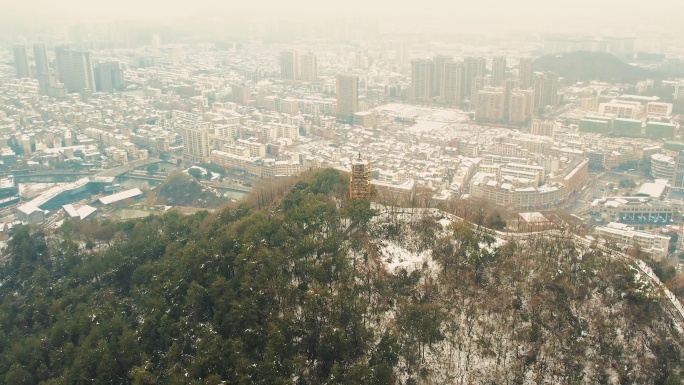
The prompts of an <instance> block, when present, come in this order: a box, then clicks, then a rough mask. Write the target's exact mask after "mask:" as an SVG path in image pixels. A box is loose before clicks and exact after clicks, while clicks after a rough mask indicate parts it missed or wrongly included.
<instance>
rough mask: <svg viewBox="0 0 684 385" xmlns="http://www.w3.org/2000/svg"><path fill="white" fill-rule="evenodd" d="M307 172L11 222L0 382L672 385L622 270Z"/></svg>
mask: <svg viewBox="0 0 684 385" xmlns="http://www.w3.org/2000/svg"><path fill="white" fill-rule="evenodd" d="M347 186H348V180H347V179H346V177H345V176H344V175H340V174H339V173H338V172H336V171H332V170H327V171H321V172H318V173H316V174H313V175H309V176H307V177H306V178H304V179H303V180H300V181H298V182H296V183H294V182H293V183H292V184H291V185H289V186H287V185H276V186H273V187H271V188H262V189H256V191H255V192H254V193H253V195H252V196H251V197H250V198H249V200H248V201H247V202H246V203H244V204H241V205H235V206H229V207H227V208H225V209H223V210H220V211H217V212H216V213H214V214H208V213H206V212H200V213H197V214H195V215H192V216H182V215H180V214H178V213H176V212H169V213H166V214H164V215H163V216H154V217H148V218H145V219H142V220H138V221H129V222H99V223H98V222H89V223H77V222H66V223H65V224H64V225H63V227H62V228H61V229H60V230H59V231H57V232H56V233H44V232H42V231H40V230H37V229H31V228H29V227H22V228H19V229H17V230H16V231H15V233H14V236H13V238H12V239H11V241H10V242H9V244H8V253H7V254H6V255H5V256H3V261H4V262H3V266H2V268H1V270H0V282H1V283H0V296H1V297H0V298H1V304H0V306H1V308H0V328H1V329H2V330H1V333H0V382H1V383H5V384H37V383H42V384H541V383H554V384H623V383H624V384H668V385H670V384H679V383H680V382H681V381H682V375H683V374H684V372H683V367H682V365H683V364H682V362H683V361H684V357H683V351H682V346H683V344H684V338H683V336H682V329H681V326H680V323H681V319H677V318H675V316H674V315H673V314H672V312H671V311H669V309H668V307H667V304H666V301H664V300H663V298H662V292H661V291H660V290H659V289H658V288H657V287H654V286H653V285H652V284H651V282H650V281H649V280H647V279H645V278H644V277H643V276H642V275H641V274H640V273H639V270H638V269H636V268H635V267H634V266H633V265H632V264H631V263H630V262H625V261H624V260H623V259H619V258H614V257H611V255H610V253H609V252H607V251H605V250H604V249H601V248H598V247H596V246H582V245H580V244H578V243H575V242H574V241H573V240H572V237H569V236H564V235H563V234H561V233H559V234H557V235H554V236H545V237H536V238H534V239H528V240H525V241H522V240H520V241H503V240H501V239H498V238H496V236H495V235H494V234H493V233H491V232H487V231H479V230H477V229H476V228H474V227H473V226H471V225H470V224H468V223H465V222H461V221H459V220H457V219H456V218H455V217H452V216H450V215H448V214H445V213H442V212H440V211H437V210H394V209H384V208H376V210H372V209H371V206H370V205H369V202H363V201H350V200H348V199H346V196H347Z"/></svg>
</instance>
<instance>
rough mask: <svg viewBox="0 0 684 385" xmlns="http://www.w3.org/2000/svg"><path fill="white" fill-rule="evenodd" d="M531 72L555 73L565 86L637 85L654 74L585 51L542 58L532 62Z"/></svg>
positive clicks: (607, 56) (605, 54)
mask: <svg viewBox="0 0 684 385" xmlns="http://www.w3.org/2000/svg"><path fill="white" fill-rule="evenodd" d="M533 69H534V70H535V71H552V72H556V73H558V75H559V76H561V77H563V78H565V80H566V84H571V83H575V82H579V81H591V80H600V81H605V82H611V83H636V82H638V81H640V80H646V79H648V78H653V77H654V76H655V75H656V73H654V72H651V71H648V70H646V69H643V68H639V67H634V66H632V65H630V64H628V63H626V62H624V61H622V60H620V59H618V58H617V57H615V56H613V55H611V54H609V53H605V52H588V51H577V52H569V53H560V54H553V55H546V56H542V57H540V58H538V59H537V60H535V61H534V65H533Z"/></svg>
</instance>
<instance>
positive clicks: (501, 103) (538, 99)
mask: <svg viewBox="0 0 684 385" xmlns="http://www.w3.org/2000/svg"><path fill="white" fill-rule="evenodd" d="M487 62H488V60H487V59H486V58H483V57H465V58H463V60H454V58H453V57H452V56H448V55H438V56H435V57H434V58H433V59H415V60H413V61H411V100H412V101H413V102H416V103H423V104H435V105H442V106H446V107H460V108H466V109H470V110H472V111H474V113H475V118H476V119H477V121H478V122H480V123H499V124H503V123H508V124H511V125H525V124H528V123H529V122H530V120H531V119H532V118H533V117H535V116H537V115H539V114H540V113H542V112H543V111H544V110H545V109H546V108H553V107H555V106H558V104H560V101H561V99H562V93H560V92H559V91H560V90H559V79H558V74H556V73H553V72H535V71H533V60H532V59H531V58H522V59H520V60H519V62H518V66H517V68H515V69H511V70H509V68H508V61H507V59H506V57H503V56H496V57H494V58H492V59H491V61H490V62H491V64H490V65H489V67H488V65H487V64H488V63H487Z"/></svg>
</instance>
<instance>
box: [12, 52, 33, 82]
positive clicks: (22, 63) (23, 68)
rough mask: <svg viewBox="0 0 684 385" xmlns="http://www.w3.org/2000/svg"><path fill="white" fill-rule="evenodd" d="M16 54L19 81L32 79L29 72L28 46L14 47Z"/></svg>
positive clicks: (15, 65) (15, 66)
mask: <svg viewBox="0 0 684 385" xmlns="http://www.w3.org/2000/svg"><path fill="white" fill-rule="evenodd" d="M12 51H13V53H14V70H15V73H16V75H17V78H18V79H21V78H28V77H31V72H30V71H29V62H28V56H27V55H26V46H24V45H23V44H15V45H14V46H13V47H12Z"/></svg>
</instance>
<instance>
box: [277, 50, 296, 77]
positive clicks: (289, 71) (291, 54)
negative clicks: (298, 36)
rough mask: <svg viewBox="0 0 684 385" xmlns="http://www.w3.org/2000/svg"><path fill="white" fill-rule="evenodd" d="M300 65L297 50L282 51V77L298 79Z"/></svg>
mask: <svg viewBox="0 0 684 385" xmlns="http://www.w3.org/2000/svg"><path fill="white" fill-rule="evenodd" d="M297 67H299V60H298V55H297V53H296V52H295V51H292V50H288V51H282V52H280V77H281V78H282V79H283V80H296V79H297V72H298V68H297Z"/></svg>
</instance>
